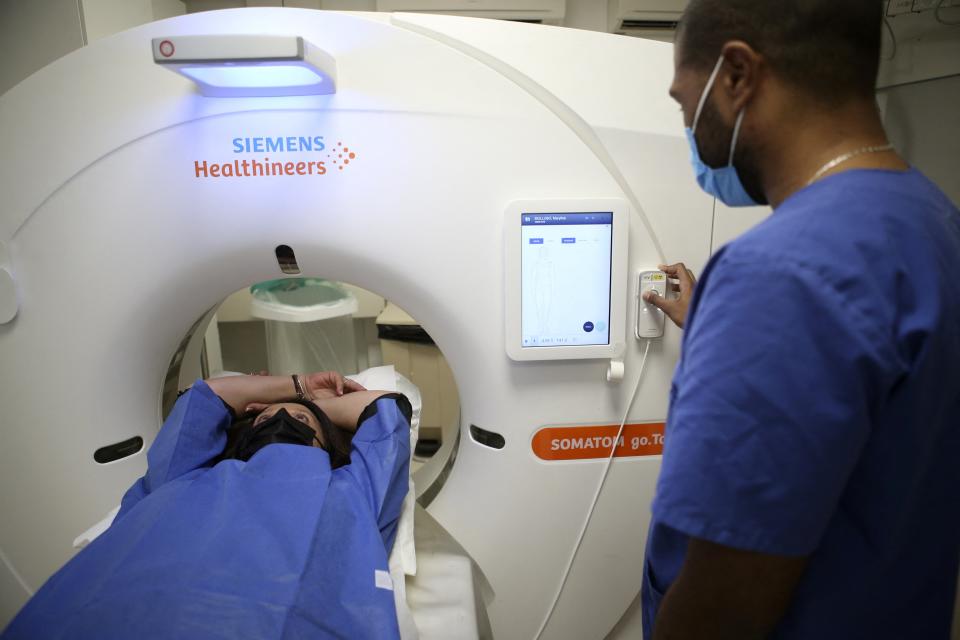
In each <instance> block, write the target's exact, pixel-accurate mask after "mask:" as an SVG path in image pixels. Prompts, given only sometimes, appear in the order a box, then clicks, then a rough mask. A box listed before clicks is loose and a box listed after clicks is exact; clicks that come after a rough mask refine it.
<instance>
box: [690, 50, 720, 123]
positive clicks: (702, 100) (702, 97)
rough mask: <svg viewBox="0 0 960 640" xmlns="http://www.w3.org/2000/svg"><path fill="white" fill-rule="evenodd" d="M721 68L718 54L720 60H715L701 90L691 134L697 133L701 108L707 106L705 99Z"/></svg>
mask: <svg viewBox="0 0 960 640" xmlns="http://www.w3.org/2000/svg"><path fill="white" fill-rule="evenodd" d="M722 66H723V54H722V53H721V54H720V58H719V59H718V60H717V64H716V66H714V67H713V72H712V73H711V74H710V79H709V80H707V84H706V86H705V87H704V88H703V93H702V94H700V102H699V103H698V104H697V112H696V114H694V116H693V126H692V127H691V128H690V130H691V131H692V132H693V133H696V132H697V124H699V122H700V114H701V113H703V107H704V105H705V104H707V98H708V97H709V96H710V92H711V91H712V90H713V83H715V82H716V81H717V76H718V75H719V74H720V67H722Z"/></svg>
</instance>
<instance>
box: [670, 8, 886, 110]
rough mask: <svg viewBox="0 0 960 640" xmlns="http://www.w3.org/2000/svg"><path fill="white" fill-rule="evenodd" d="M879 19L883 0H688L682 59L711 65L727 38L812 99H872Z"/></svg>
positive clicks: (682, 27)
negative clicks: (739, 42)
mask: <svg viewBox="0 0 960 640" xmlns="http://www.w3.org/2000/svg"><path fill="white" fill-rule="evenodd" d="M882 21H883V2H882V0H839V1H838V0H691V1H690V4H689V5H688V7H687V10H686V12H685V13H684V16H683V19H682V20H681V21H680V25H679V27H678V31H677V41H678V45H679V46H680V48H681V54H682V56H683V57H682V58H681V60H680V62H681V64H684V65H693V66H694V67H696V68H703V69H709V68H712V67H713V65H714V64H715V63H716V61H717V58H718V57H719V56H720V50H721V48H722V47H723V45H724V43H726V42H729V41H731V40H742V41H744V42H746V43H747V44H749V45H750V46H751V47H753V48H754V50H756V51H757V52H758V53H760V54H761V55H763V56H764V58H766V59H767V61H768V62H769V64H770V66H771V68H772V69H773V71H774V73H776V74H777V75H778V76H779V77H780V78H782V79H783V80H784V81H786V82H788V83H790V84H792V85H793V86H795V87H796V88H798V89H800V90H802V91H803V92H804V93H807V94H809V95H810V96H811V97H814V98H817V97H819V98H820V99H821V100H823V101H824V102H838V101H843V100H847V99H851V98H870V99H873V96H874V93H875V90H876V82H877V72H878V69H879V65H880V41H881V29H882V26H883V25H882Z"/></svg>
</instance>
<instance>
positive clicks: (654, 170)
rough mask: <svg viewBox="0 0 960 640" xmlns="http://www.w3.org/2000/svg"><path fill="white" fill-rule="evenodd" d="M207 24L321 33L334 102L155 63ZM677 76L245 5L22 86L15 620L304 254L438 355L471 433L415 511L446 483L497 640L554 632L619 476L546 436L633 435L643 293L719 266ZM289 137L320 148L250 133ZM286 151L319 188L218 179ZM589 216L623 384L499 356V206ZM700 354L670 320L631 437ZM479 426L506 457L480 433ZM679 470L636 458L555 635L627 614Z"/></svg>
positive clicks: (580, 368) (0, 398)
mask: <svg viewBox="0 0 960 640" xmlns="http://www.w3.org/2000/svg"><path fill="white" fill-rule="evenodd" d="M191 34H193V35H217V34H226V35H229V34H277V35H296V36H300V37H302V38H304V39H305V40H307V41H309V42H311V43H313V44H314V45H316V46H318V47H321V48H322V49H323V51H325V52H326V53H327V54H328V55H329V56H330V58H331V59H332V60H333V61H335V65H336V92H335V93H332V94H329V95H313V96H287V97H255V98H211V97H205V96H202V95H200V94H199V93H198V92H197V88H196V86H195V85H194V84H193V83H191V82H190V81H189V80H187V79H185V78H183V77H181V76H178V75H176V74H174V73H171V72H170V71H168V70H166V69H164V68H162V67H161V66H158V65H157V64H154V60H153V57H152V55H151V41H152V39H154V38H175V37H181V36H186V35H191ZM672 68H673V65H672V48H671V47H670V46H669V45H666V44H661V43H656V42H649V41H643V40H637V39H630V38H625V37H618V36H611V35H606V34H598V33H591V32H582V31H574V30H567V29H561V28H545V27H535V26H531V25H522V24H512V23H503V22H495V21H485V20H475V19H465V18H447V17H438V16H426V15H412V14H393V15H390V14H362V13H354V14H351V13H333V12H317V11H306V10H303V11H301V10H293V9H242V10H233V11H225V12H212V13H199V14H192V15H187V16H183V17H179V18H174V19H171V20H165V21H161V22H157V23H152V24H148V25H145V26H143V27H139V28H136V29H133V30H130V31H127V32H124V33H121V34H118V35H116V36H113V37H110V38H107V39H105V40H101V41H98V42H96V43H94V44H92V45H90V46H88V47H84V48H83V49H81V50H79V51H76V52H75V53H72V54H70V55H68V56H66V57H65V58H63V59H61V60H59V61H57V62H55V63H54V64H52V65H50V66H48V67H47V68H45V69H43V70H42V71H40V72H38V73H37V74H35V75H33V76H32V77H30V78H28V79H27V80H25V81H24V82H22V83H21V84H19V85H18V86H17V87H15V88H14V89H12V90H11V91H9V92H7V93H6V94H4V95H3V96H0V154H2V156H3V160H2V166H3V171H2V173H0V193H2V194H3V198H2V202H0V315H2V317H0V322H2V324H0V379H2V384H0V408H2V409H0V412H2V413H0V415H2V416H3V417H2V424H3V427H2V438H3V444H2V446H0V473H2V482H3V487H4V489H3V491H2V492H0V513H2V514H3V517H2V518H0V559H2V563H0V564H2V567H0V601H2V618H0V626H2V625H3V624H5V623H6V622H7V621H8V620H9V619H10V617H11V616H12V615H13V614H14V613H15V612H16V611H17V609H18V608H19V607H20V606H21V605H22V604H23V603H24V602H25V601H26V599H27V597H28V594H29V593H30V592H31V591H32V590H35V589H37V588H38V587H39V586H40V585H41V584H42V583H43V582H44V580H45V579H46V578H47V577H49V576H50V575H51V574H52V573H53V572H54V571H55V570H57V569H58V568H59V567H60V566H61V565H62V564H63V563H64V562H65V561H66V560H68V559H69V558H70V556H71V555H72V553H73V549H72V547H71V541H72V540H73V539H74V538H75V537H76V536H77V534H78V533H80V532H81V531H83V530H84V529H86V528H87V527H89V526H90V525H91V524H93V523H94V522H96V521H97V520H99V519H100V518H101V517H102V516H103V515H104V514H105V513H107V512H108V511H109V510H110V509H111V508H112V507H114V506H116V504H117V503H118V500H119V499H120V497H121V495H122V494H123V492H124V491H125V490H126V488H127V487H128V486H129V485H130V484H131V483H133V482H134V481H135V480H136V479H137V478H138V477H139V476H140V475H142V474H143V472H144V470H145V464H146V459H145V455H144V453H145V448H144V449H143V450H141V451H139V452H138V453H136V454H134V455H131V456H128V457H124V458H122V459H119V460H116V461H113V462H109V463H107V464H100V463H98V462H96V461H95V460H94V457H93V454H94V451H96V450H97V449H99V448H101V447H104V446H106V445H110V444H113V443H117V442H121V441H125V440H127V439H129V438H131V437H134V436H141V437H142V438H143V439H144V440H145V441H146V444H147V445H149V443H150V441H151V440H152V437H153V436H154V435H155V433H156V431H157V428H158V425H159V424H160V390H161V387H162V383H163V379H164V376H165V374H166V372H167V367H168V364H169V363H170V360H171V356H172V355H173V354H174V352H175V351H177V349H178V345H179V344H180V343H181V340H182V339H183V336H184V335H185V334H186V333H187V332H188V330H189V329H190V327H191V326H192V325H193V324H194V323H196V322H197V319H198V318H202V317H204V315H205V314H206V313H207V311H208V310H209V309H210V308H211V307H213V306H215V305H216V304H217V303H218V302H219V301H220V300H222V299H223V298H224V297H225V296H227V295H228V294H229V293H231V292H233V291H235V290H237V289H239V288H241V287H243V286H247V285H249V284H251V283H254V282H259V281H263V280H268V279H271V278H276V277H282V275H283V274H282V273H281V271H280V269H279V267H278V261H277V257H276V255H275V248H276V247H278V246H279V245H288V246H290V247H291V248H292V249H293V251H294V252H295V255H296V260H297V263H298V265H299V268H300V270H301V271H302V273H303V275H306V276H322V277H325V278H329V279H333V280H343V281H348V282H351V283H355V284H357V285H359V286H362V287H364V288H366V289H369V290H371V291H374V292H377V293H378V294H381V295H384V296H386V297H388V298H389V299H390V300H392V301H395V302H396V303H397V304H398V305H400V306H402V307H403V308H404V309H406V310H407V311H408V312H410V313H411V314H412V315H413V316H414V317H416V318H417V319H418V320H420V322H421V323H422V325H423V326H424V328H425V329H426V330H427V331H428V332H429V334H430V335H431V336H432V337H433V338H434V339H435V341H436V342H437V344H438V345H439V346H440V348H441V349H442V350H443V352H444V354H445V355H446V357H447V359H448V361H449V363H450V366H451V368H452V370H453V372H454V375H455V377H456V382H457V386H458V388H459V391H460V397H461V405H462V416H461V427H460V429H461V436H460V438H459V442H458V444H457V450H456V451H455V461H454V457H451V458H450V459H449V460H448V469H447V471H449V473H445V472H441V471H442V470H438V469H433V470H430V469H426V468H425V469H426V471H427V472H428V474H429V477H426V476H425V477H424V478H418V479H417V480H418V493H421V494H422V493H424V492H425V491H427V490H428V489H432V494H431V495H433V494H435V495H433V497H432V500H431V501H430V502H429V507H428V511H429V512H430V514H431V515H432V516H433V517H434V518H435V519H436V520H437V521H439V522H440V523H441V524H442V525H443V526H444V527H445V528H446V529H447V530H448V531H449V532H450V533H451V534H452V535H453V536H454V537H455V538H456V540H457V541H458V542H459V543H460V544H461V545H462V546H463V547H464V548H465V549H466V550H467V551H468V552H469V553H470V554H471V555H472V557H473V559H474V560H475V561H476V563H477V564H478V565H479V567H480V568H481V569H482V570H483V572H484V574H485V575H486V578H487V579H488V580H489V582H490V584H491V585H492V587H493V590H494V591H495V600H494V601H493V603H492V604H491V605H490V609H489V615H490V618H491V622H492V626H493V632H494V635H495V637H497V638H522V639H527V638H531V637H533V636H534V635H535V634H536V632H537V630H538V628H539V626H540V624H541V622H542V621H543V619H544V617H545V615H546V613H547V611H548V609H549V607H550V604H551V601H552V600H553V598H554V596H555V594H556V591H557V585H558V584H559V582H560V580H561V578H562V576H563V573H564V568H565V565H566V563H567V560H568V558H569V557H570V554H571V552H572V550H573V547H574V544H575V542H576V541H577V536H578V532H579V529H580V527H581V525H582V523H583V521H584V518H585V517H586V511H587V508H588V507H589V505H590V502H591V499H592V497H593V494H594V492H595V490H596V487H597V484H598V482H599V481H600V477H601V474H602V473H603V469H604V462H605V460H604V459H603V458H594V459H570V460H545V459H543V458H542V457H540V456H538V455H537V454H536V453H535V452H534V444H535V436H536V434H537V433H538V432H540V431H541V430H542V429H543V428H544V427H565V426H582V427H586V426H589V425H616V424H619V422H620V419H621V417H622V416H621V414H622V412H623V411H624V410H625V408H626V406H627V403H628V401H629V399H630V397H631V394H632V392H633V390H634V388H635V385H636V384H637V376H638V374H639V371H638V369H639V366H638V365H639V360H640V358H641V355H642V353H643V349H644V347H645V343H644V342H642V341H640V340H638V339H636V338H635V337H634V330H633V327H634V323H635V321H636V315H637V306H636V304H635V302H634V295H635V290H634V288H633V287H632V286H631V285H630V283H629V281H628V277H629V278H631V279H632V278H633V274H636V273H638V272H639V271H641V270H643V269H646V268H650V267H651V265H656V264H657V263H658V262H661V261H662V260H664V259H670V260H678V259H683V260H684V261H686V262H687V263H688V264H691V265H699V264H702V263H703V262H704V261H705V260H706V258H707V256H708V254H709V252H710V249H711V223H712V219H713V214H714V202H713V200H712V199H710V198H708V197H707V196H705V195H704V194H702V193H701V192H700V191H699V190H698V189H697V187H696V184H695V183H694V181H693V179H692V175H691V172H690V169H689V164H688V154H689V151H688V148H687V145H686V142H685V140H684V137H683V124H682V122H681V117H680V114H679V113H678V110H677V107H676V106H675V104H673V103H672V101H671V100H670V99H669V97H668V95H667V89H668V86H669V83H670V79H671V75H672ZM278 137H280V138H286V137H294V138H297V139H299V138H300V137H305V138H314V137H322V139H323V142H324V144H323V145H322V146H323V149H320V153H318V149H319V145H317V146H316V147H315V148H312V149H310V150H307V149H306V148H305V146H304V145H299V146H298V147H297V150H291V149H279V150H278V149H277V148H276V147H275V148H274V150H273V151H272V152H271V153H269V154H267V153H257V152H256V151H250V152H249V153H248V152H247V150H246V149H244V150H243V152H242V153H240V152H236V151H235V148H234V145H233V144H232V141H233V140H234V139H238V138H239V139H247V138H249V139H251V140H252V139H256V138H278ZM241 146H243V144H241ZM341 147H348V148H349V152H346V153H347V159H349V158H351V157H352V158H353V160H352V161H351V162H350V163H349V164H346V163H345V162H343V160H344V158H342V157H340V158H337V157H334V156H342V155H343V153H336V152H334V153H331V150H337V151H339V149H340V148H341ZM351 153H352V154H353V156H350V155H349V154H351ZM267 155H273V156H274V159H275V160H282V161H283V162H284V163H286V162H291V161H292V162H301V161H304V162H310V163H311V164H312V165H313V167H314V168H316V167H318V166H319V165H317V164H316V162H319V161H320V160H322V161H324V162H325V165H324V166H325V168H326V171H325V172H324V174H323V175H314V174H310V175H297V174H296V173H295V174H294V175H272V176H271V175H264V176H251V177H236V176H225V175H220V176H219V177H213V176H209V175H203V174H202V172H200V171H199V170H198V169H197V166H198V164H197V163H203V162H208V163H210V164H213V163H223V164H228V163H232V162H233V161H234V160H235V159H238V158H244V159H251V160H254V159H262V157H263V156H267ZM320 156H323V157H320ZM584 199H591V200H595V201H596V200H599V199H614V200H616V201H617V202H620V203H622V204H621V205H619V206H620V207H621V209H622V211H624V212H626V213H624V214H623V216H626V217H628V223H629V224H628V225H626V226H624V227H623V229H624V234H626V235H625V236H624V238H623V241H624V245H623V246H624V248H625V253H624V255H623V264H625V265H626V270H625V271H626V273H622V272H621V273H615V274H613V279H614V283H615V285H616V283H617V282H627V284H626V286H614V287H613V289H612V296H613V299H612V300H611V301H610V303H611V309H614V310H618V309H619V310H624V309H625V311H621V314H622V320H623V322H622V323H621V324H620V326H619V334H617V331H616V330H614V327H616V325H617V323H615V322H612V323H611V336H610V342H611V345H612V346H613V347H614V348H613V349H612V352H618V353H619V355H618V356H616V357H614V358H613V360H615V362H613V364H612V366H613V368H614V370H616V369H617V367H618V366H619V362H622V369H623V378H622V380H620V381H618V380H616V379H614V380H613V381H612V382H609V381H607V379H606V375H605V374H606V373H607V370H608V368H610V367H611V358H604V359H597V358H588V359H576V358H575V359H570V360H534V361H518V360H515V359H512V358H511V357H508V354H507V349H506V348H505V341H506V337H505V336H507V335H508V334H510V335H512V332H514V329H513V328H512V327H511V326H510V325H511V322H512V320H511V316H510V315H509V314H508V313H507V304H508V303H507V291H508V290H509V289H510V288H511V287H514V286H515V278H516V277H518V274H516V273H514V272H513V270H512V269H509V268H507V265H508V264H509V260H507V258H506V256H505V249H504V238H505V237H507V239H508V241H509V238H510V231H509V229H507V230H506V232H505V226H508V225H507V223H506V222H505V220H507V218H505V212H506V211H507V210H508V209H509V208H510V206H511V203H514V202H516V201H518V200H543V201H551V202H553V203H560V209H559V210H568V211H582V209H581V208H579V205H578V203H583V202H585V200H584ZM563 203H568V204H567V205H566V206H565V207H564V205H563ZM588 210H589V209H588ZM623 216H621V220H622V219H623ZM518 242H519V240H518ZM617 268H618V269H619V267H617ZM679 337H680V335H679V331H676V330H674V329H673V327H668V328H667V330H666V332H665V335H664V337H663V338H662V339H660V340H656V341H653V342H652V343H651V347H650V356H649V360H648V362H647V365H646V370H645V372H644V373H643V380H642V384H641V386H640V388H639V394H638V395H637V397H636V401H635V403H634V404H633V405H632V406H633V408H632V410H631V412H630V414H629V422H630V423H636V424H642V423H658V422H662V421H663V420H664V418H665V415H666V410H667V399H668V394H669V384H670V379H671V375H672V371H673V367H674V365H675V362H676V359H677V355H678V345H679ZM616 377H617V376H616V375H615V376H614V378H616ZM474 427H476V428H479V429H480V430H483V431H479V430H477V429H476V428H474ZM487 432H492V433H494V434H498V435H499V436H501V437H502V446H501V447H500V448H496V447H495V446H490V443H491V442H492V441H493V440H497V439H496V438H494V439H487V438H480V440H482V442H481V441H478V439H477V438H476V437H475V436H476V434H481V433H487ZM450 463H452V466H449V464H450ZM658 468H659V458H658V457H657V456H656V455H631V456H626V457H622V458H616V460H615V462H614V463H613V465H612V467H611V470H610V474H609V477H608V478H607V481H606V484H605V486H604V488H603V492H602V494H601V495H600V498H599V501H598V503H597V506H596V511H595V512H594V514H593V517H592V520H591V521H590V524H589V527H588V528H587V529H586V534H585V537H584V539H583V544H582V546H581V548H580V550H579V553H578V554H577V556H576V561H575V562H574V564H573V566H572V570H571V572H570V575H569V579H568V580H567V582H566V584H565V587H564V588H563V591H562V594H561V596H560V599H559V602H558V604H557V607H556V610H555V611H554V613H553V615H552V617H551V618H550V620H549V624H548V625H547V627H546V629H545V633H544V637H549V638H570V639H579V638H601V637H604V636H606V635H607V634H608V633H610V631H611V630H612V629H613V628H614V627H615V625H617V623H618V621H620V620H621V618H622V617H623V616H624V615H625V613H626V612H627V611H628V608H630V606H631V603H632V602H633V601H634V599H635V597H636V596H637V593H638V591H639V588H640V584H641V572H642V558H643V550H644V539H645V534H646V528H647V524H648V519H649V505H650V502H651V499H652V494H653V489H654V481H655V478H656V476H657V472H658ZM435 479H436V482H437V483H438V484H433V486H425V485H431V483H432V482H433V481H434V480H435ZM441 481H443V484H442V485H440V484H439V482H441ZM636 617H639V616H636ZM634 624H636V625H639V623H638V622H635V623H634ZM634 628H635V629H638V626H637V627H634ZM625 635H626V634H625ZM631 637H635V636H634V635H632V634H631Z"/></svg>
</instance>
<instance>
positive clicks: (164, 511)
mask: <svg viewBox="0 0 960 640" xmlns="http://www.w3.org/2000/svg"><path fill="white" fill-rule="evenodd" d="M401 405H404V406H405V407H408V405H406V402H405V400H403V399H400V398H398V397H395V396H393V397H392V396H385V397H381V398H379V399H378V400H377V401H376V402H374V403H372V404H371V405H370V406H369V407H367V409H366V410H365V411H364V413H363V415H362V416H361V418H360V427H359V429H358V430H357V433H356V435H355V436H354V438H353V450H352V452H351V456H350V458H351V462H350V464H349V465H346V466H343V467H340V468H339V469H336V470H331V468H330V460H329V457H328V454H327V452H326V451H324V450H322V449H320V448H316V447H306V446H302V445H291V444H271V445H268V446H266V447H264V448H263V449H261V450H260V451H258V452H257V453H256V454H255V455H254V456H253V457H252V458H251V459H250V460H249V462H241V461H239V460H224V461H222V462H219V463H217V464H216V465H215V466H211V463H212V462H213V461H214V460H215V459H216V458H217V457H218V456H219V455H220V454H221V453H222V451H223V448H224V444H225V443H226V429H227V427H228V426H229V425H230V416H229V414H228V412H227V410H226V409H225V407H224V405H223V403H222V402H221V401H220V399H219V398H218V397H217V396H216V395H215V394H214V393H213V392H212V391H211V390H210V388H209V387H208V386H207V385H206V384H204V383H203V382H197V383H196V384H195V385H194V386H193V388H192V390H191V391H189V392H187V393H186V394H185V395H184V396H183V397H181V398H180V400H179V401H178V402H177V404H176V406H175V408H174V410H173V412H172V413H171V415H170V417H169V418H168V419H167V421H166V423H165V424H164V426H163V428H162V429H161V431H160V433H159V434H158V436H157V439H156V441H155V442H154V443H153V446H152V447H151V448H150V451H149V453H148V454H147V461H148V470H147V473H146V475H145V476H144V477H143V478H141V479H140V480H139V481H137V483H136V484H135V485H134V486H133V487H131V488H130V490H129V491H127V493H126V495H125V496H124V498H123V503H122V505H121V509H120V512H119V514H118V515H117V517H116V519H115V520H114V522H113V525H112V526H111V527H110V528H109V529H108V530H107V531H106V532H105V533H104V534H103V535H102V536H100V537H99V538H97V539H96V540H95V541H94V542H92V543H91V544H90V545H89V546H88V547H87V548H86V549H84V550H83V551H82V552H81V553H79V554H78V555H77V556H76V557H75V558H73V559H72V560H71V561H70V562H68V563H67V564H66V565H65V566H64V567H63V568H62V569H61V570H60V571H58V572H57V573H56V574H55V575H54V576H53V577H51V578H50V579H49V580H48V581H47V582H46V584H44V586H43V587H42V588H41V589H40V591H39V592H38V593H37V594H36V595H35V596H34V597H33V599H32V600H31V601H30V602H29V603H28V604H27V605H26V606H25V607H24V609H23V610H22V611H21V612H20V614H19V615H18V616H17V617H16V618H15V619H14V621H13V622H12V623H11V624H10V626H9V627H8V628H7V629H6V631H5V633H4V634H3V635H4V638H10V639H11V640H12V639H13V638H31V639H34V638H125V639H126V638H178V639H182V638H205V639H206V638H225V639H226V638H230V639H236V638H257V639H260V638H351V639H353V638H377V639H380V638H398V637H399V630H398V626H397V618H396V610H395V607H394V601H393V593H392V590H391V584H390V579H389V572H388V568H387V556H388V553H389V549H390V548H391V547H392V545H393V540H394V537H395V535H396V528H397V522H398V519H399V517H400V512H401V506H402V503H403V498H404V496H405V494H406V491H407V484H408V465H409V454H410V441H409V417H408V415H404V411H403V409H402V407H401Z"/></svg>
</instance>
